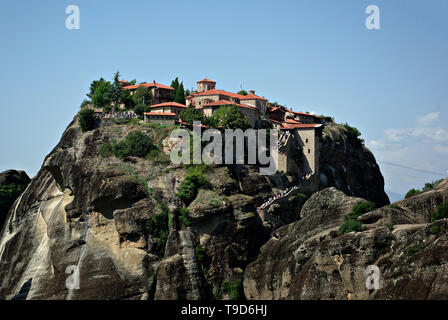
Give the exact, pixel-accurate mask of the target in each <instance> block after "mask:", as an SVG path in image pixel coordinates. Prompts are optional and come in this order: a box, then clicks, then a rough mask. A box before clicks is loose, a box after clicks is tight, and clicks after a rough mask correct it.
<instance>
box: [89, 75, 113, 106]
mask: <svg viewBox="0 0 448 320" xmlns="http://www.w3.org/2000/svg"><path fill="white" fill-rule="evenodd" d="M111 86H112V85H111V83H110V82H109V81H104V82H103V83H101V84H100V85H99V86H98V87H97V88H96V89H95V93H94V94H93V96H92V103H93V105H94V106H95V107H98V108H101V107H104V106H105V105H108V104H110V103H111V102H112V101H111V99H110V95H109V92H110V88H111Z"/></svg>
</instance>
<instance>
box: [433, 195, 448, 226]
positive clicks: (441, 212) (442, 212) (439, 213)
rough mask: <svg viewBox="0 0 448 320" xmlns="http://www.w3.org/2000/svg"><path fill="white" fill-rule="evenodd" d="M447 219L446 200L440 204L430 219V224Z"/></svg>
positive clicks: (447, 206)
mask: <svg viewBox="0 0 448 320" xmlns="http://www.w3.org/2000/svg"><path fill="white" fill-rule="evenodd" d="M445 218H448V200H447V201H445V202H444V203H442V204H440V205H439V206H438V207H437V209H436V212H434V213H433V215H432V217H431V222H434V221H436V220H440V219H445Z"/></svg>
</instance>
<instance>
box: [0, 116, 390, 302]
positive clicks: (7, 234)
mask: <svg viewBox="0 0 448 320" xmlns="http://www.w3.org/2000/svg"><path fill="white" fill-rule="evenodd" d="M132 131H142V132H144V133H145V134H147V135H151V136H152V137H153V139H154V141H157V142H160V145H161V148H162V147H163V148H164V149H166V148H167V147H168V142H167V139H166V136H167V135H168V134H169V128H163V127H160V126H157V125H144V124H138V123H135V122H132V121H131V122H130V123H127V124H117V123H114V122H113V121H102V122H101V123H99V124H98V125H97V127H96V128H95V129H94V130H91V131H88V132H86V133H83V132H81V130H80V128H79V125H78V122H77V118H75V119H74V121H72V123H70V125H69V126H68V127H67V129H66V130H65V132H64V133H63V135H62V138H61V140H60V142H59V143H58V144H57V146H56V147H55V148H54V149H53V150H52V151H51V152H50V154H49V155H48V156H47V157H46V159H45V161H44V163H43V165H42V168H41V169H40V171H39V172H38V173H37V175H36V176H35V177H34V178H33V179H32V181H31V183H30V184H29V185H28V187H27V189H26V190H25V191H24V192H23V193H22V194H21V195H20V196H19V198H18V199H17V200H16V201H15V203H14V204H13V205H12V206H11V208H10V209H9V212H8V216H7V219H6V222H5V225H4V227H3V229H2V230H1V235H0V279H1V282H0V298H2V299H11V298H26V299H215V298H217V299H234V298H238V297H240V298H241V297H244V295H246V297H247V298H262V297H270V298H276V297H293V298H302V297H303V296H301V295H299V294H294V295H292V294H290V293H289V290H291V289H288V293H287V294H286V293H281V294H278V293H275V294H274V293H273V294H272V295H271V296H269V294H266V293H264V292H263V289H253V288H254V282H253V281H255V282H258V279H259V281H260V285H263V286H264V284H266V285H271V284H269V281H268V280H267V279H266V276H267V275H266V273H265V271H266V272H267V270H270V269H269V268H267V267H266V266H264V265H263V263H267V262H266V260H265V259H264V257H269V255H272V256H271V259H272V261H271V262H269V263H268V264H270V265H272V266H275V265H277V264H280V265H282V266H284V267H285V268H286V267H288V266H292V263H293V261H291V260H290V259H291V257H289V255H290V254H291V252H292V251H291V250H293V249H294V250H295V247H294V248H290V247H291V245H292V244H290V242H291V240H292V239H291V238H290V236H288V235H287V234H288V231H287V230H290V232H291V237H292V236H293V235H294V237H296V238H297V239H302V240H303V241H304V240H307V239H308V238H309V236H311V234H317V233H318V232H325V230H326V228H327V227H328V226H331V227H335V226H336V225H337V223H338V222H339V220H340V214H342V213H343V212H344V211H346V210H348V208H349V205H350V203H353V202H354V201H355V200H353V198H349V197H347V196H345V195H343V194H342V193H338V195H337V197H336V198H339V200H338V201H337V204H334V205H333V206H334V207H335V208H336V207H338V208H337V210H336V209H335V212H333V213H331V215H329V216H328V217H327V216H322V217H320V216H319V213H318V212H316V214H317V215H315V214H311V213H310V216H311V217H310V218H306V217H302V218H301V217H300V214H301V212H302V214H304V210H308V209H306V208H310V206H311V207H312V205H310V204H309V203H310V201H313V199H314V198H315V195H313V196H312V197H311V199H310V200H308V202H307V203H308V205H307V204H305V206H304V208H303V209H302V205H303V204H304V203H305V201H306V199H307V198H308V197H309V196H311V195H310V194H307V193H305V194H303V195H300V196H299V195H295V196H294V197H288V198H285V199H282V201H280V202H279V203H278V204H276V205H275V206H273V207H272V208H271V209H270V214H269V215H266V216H264V215H260V214H258V213H257V211H256V207H257V206H259V205H260V204H261V203H263V202H264V201H265V200H266V199H268V198H269V197H270V196H272V195H273V194H274V193H278V192H280V191H281V190H283V189H284V188H285V187H287V186H289V185H294V184H296V183H297V182H298V180H299V177H288V176H285V175H282V174H277V175H275V176H267V177H266V176H261V175H259V174H258V170H257V168H254V167H252V166H241V165H238V166H210V167H208V168H207V170H206V171H205V172H204V175H205V176H206V178H207V181H208V184H207V185H206V186H203V187H201V188H200V189H199V190H198V193H197V195H196V196H195V198H194V199H193V201H192V202H191V203H189V204H188V211H187V212H188V213H187V216H188V220H189V221H190V225H189V226H186V225H182V217H181V215H182V213H181V212H179V208H180V207H181V206H182V201H181V200H180V199H179V198H178V196H177V195H176V192H177V190H178V188H179V186H180V184H181V182H182V181H183V179H184V177H185V175H186V173H187V169H188V168H186V167H183V166H177V165H173V164H171V163H170V162H169V160H167V159H166V157H165V158H164V157H160V156H159V157H153V158H137V157H126V158H124V159H120V158H117V157H115V156H110V157H102V156H100V154H99V151H100V148H101V146H102V145H104V144H105V143H107V142H111V141H119V140H121V139H122V138H123V137H125V136H126V135H127V134H128V133H129V132H132ZM331 132H332V134H327V135H326V136H325V137H324V139H323V142H322V148H321V155H322V156H323V157H325V158H324V159H327V160H322V162H321V166H322V167H325V166H327V167H328V168H329V169H328V170H330V171H326V169H324V170H323V174H325V177H326V178H325V177H324V178H323V179H324V180H325V179H326V180H325V186H335V187H338V188H339V189H341V190H343V191H344V192H346V193H347V194H348V195H352V193H353V194H355V195H356V196H357V197H362V198H365V199H370V200H373V201H375V202H377V203H380V204H381V203H387V202H388V200H387V196H385V194H384V191H383V186H384V182H383V178H382V176H381V173H380V171H379V169H378V166H377V165H376V163H375V159H374V158H373V155H372V154H371V153H370V152H369V151H368V150H366V149H365V147H363V146H362V145H360V144H356V145H353V144H354V143H357V142H356V141H351V140H349V139H348V138H347V137H345V133H344V132H342V131H341V132H338V131H337V130H335V131H334V132H333V131H331ZM332 154H333V155H332ZM357 159H358V161H357ZM344 168H345V169H344ZM333 169H334V170H333ZM341 170H342V171H341ZM333 171H334V174H333ZM329 172H332V174H329ZM342 172H343V173H342ZM360 173H363V174H360ZM348 185H349V186H350V187H348ZM331 190H333V189H331ZM322 192H327V191H322ZM334 192H336V191H334ZM333 198H334V196H331V195H330V196H329V199H328V201H330V200H331V201H333V200H334V199H333ZM347 199H351V200H347ZM336 200H337V199H336ZM346 200H347V201H346ZM319 201H324V200H319ZM325 201H327V200H325ZM311 203H312V202H311ZM322 206H323V205H322ZM339 206H340V208H339ZM310 210H311V209H310ZM316 210H317V209H316ZM386 211H387V210H386ZM184 213H185V211H184ZM384 214H385V215H386V213H384ZM304 215H305V216H307V214H304ZM338 219H339V220H338ZM383 219H388V218H387V217H386V216H385V218H383ZM380 220H381V219H380ZM380 220H377V221H376V223H378V221H380ZM151 223H152V224H151ZM297 225H303V226H302V227H298V228H295V227H294V226H297ZM296 229H297V230H296ZM377 229H381V228H380V227H377ZM383 229H384V228H383ZM383 229H381V230H383ZM294 230H296V231H294ZM319 230H321V231H319ZM375 230H376V229H375ZM302 232H306V234H307V235H302ZM382 232H385V233H386V234H387V236H389V233H387V232H386V231H382ZM308 235H309V236H308ZM278 237H280V238H279V239H280V240H278V239H277V240H275V239H276V238H278ZM326 237H327V238H328V236H326ZM349 237H353V238H356V239H358V238H359V235H356V236H353V235H349ZM324 238H325V237H324ZM386 238H387V237H386ZM319 239H320V238H319ZM337 239H339V240H340V241H342V239H345V238H344V237H339V238H337ZM302 240H301V241H300V242H302ZM348 240H350V239H348ZM275 241H282V243H284V244H285V246H284V248H281V247H279V248H278V250H277V252H276V251H275V250H274V249H273V248H272V250H271V249H270V247H271V246H272V243H273V242H275ZM350 241H351V240H350ZM353 241H355V240H353ZM385 241H386V240H385ZM349 243H350V242H349ZM297 244H298V243H297V241H296V242H294V245H297ZM341 245H342V244H341ZM260 248H262V250H261V253H260ZM279 254H280V255H279ZM282 257H283V258H282ZM288 261H289V262H288ZM248 264H250V265H249V269H247V266H248ZM310 264H311V262H310ZM257 266H260V267H259V268H258V267H257ZM73 268H77V270H79V279H80V283H79V289H77V288H76V286H75V288H73V287H71V289H67V285H66V282H67V281H68V280H67V279H68V278H69V276H70V272H71V271H70V270H73ZM254 268H256V269H257V270H258V269H260V270H261V271H260V272H255V271H254V270H255V269H254ZM263 270H265V271H263ZM272 271H274V272H276V274H277V271H278V272H279V273H278V274H277V275H275V276H276V277H279V278H281V273H280V272H283V274H287V273H288V272H290V271H289V269H288V271H285V270H283V269H282V268H277V267H276V268H273V269H272ZM294 274H296V272H294ZM252 275H254V276H252ZM273 276H274V274H273ZM290 277H291V279H292V278H293V274H291V275H290ZM243 279H244V290H243ZM294 279H295V278H294ZM251 281H252V282H251ZM310 281H311V279H310ZM286 283H287V282H285V284H286ZM278 285H279V284H272V286H273V288H274V289H272V290H274V291H276V290H277V286H278ZM69 287H70V286H69ZM291 288H294V286H293V285H292V284H291ZM260 290H261V291H260ZM278 290H280V291H281V290H286V289H283V287H278ZM360 297H361V296H360Z"/></svg>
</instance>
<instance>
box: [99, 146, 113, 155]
mask: <svg viewBox="0 0 448 320" xmlns="http://www.w3.org/2000/svg"><path fill="white" fill-rule="evenodd" d="M114 153H115V151H114V145H113V144H112V143H104V144H103V145H101V146H100V149H99V154H100V156H102V157H103V158H107V157H110V156H113V155H114Z"/></svg>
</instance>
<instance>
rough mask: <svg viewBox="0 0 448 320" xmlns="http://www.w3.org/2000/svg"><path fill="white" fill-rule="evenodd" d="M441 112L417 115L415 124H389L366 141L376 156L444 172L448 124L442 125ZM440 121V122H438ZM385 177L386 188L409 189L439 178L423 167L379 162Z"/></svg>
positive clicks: (447, 152) (401, 190)
mask: <svg viewBox="0 0 448 320" xmlns="http://www.w3.org/2000/svg"><path fill="white" fill-rule="evenodd" d="M439 121H440V113H439V112H430V113H427V114H425V115H423V116H420V117H417V118H416V121H415V123H414V125H412V126H408V127H405V128H390V129H387V130H385V131H384V132H383V133H384V135H383V136H382V137H380V138H378V139H376V140H370V141H367V145H368V147H369V148H371V150H372V151H373V153H374V154H375V157H376V158H377V160H382V161H386V162H390V163H395V164H398V165H402V166H407V167H411V168H417V169H421V170H426V171H432V172H441V173H442V172H445V171H446V170H447V166H448V163H447V161H446V156H447V155H448V128H446V127H445V125H443V126H441V125H442V122H439ZM438 122H439V123H438ZM379 164H380V166H381V171H382V173H383V175H384V177H385V182H386V188H388V189H389V190H392V191H395V192H399V193H400V192H401V193H406V192H407V190H409V189H410V188H413V187H414V188H415V187H420V186H422V185H424V183H425V182H428V181H432V180H435V179H436V178H440V177H437V176H434V175H431V174H427V173H426V172H422V171H420V172H419V171H413V170H408V169H405V168H400V167H394V166H390V165H387V164H384V162H383V163H382V162H380V163H379Z"/></svg>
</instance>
